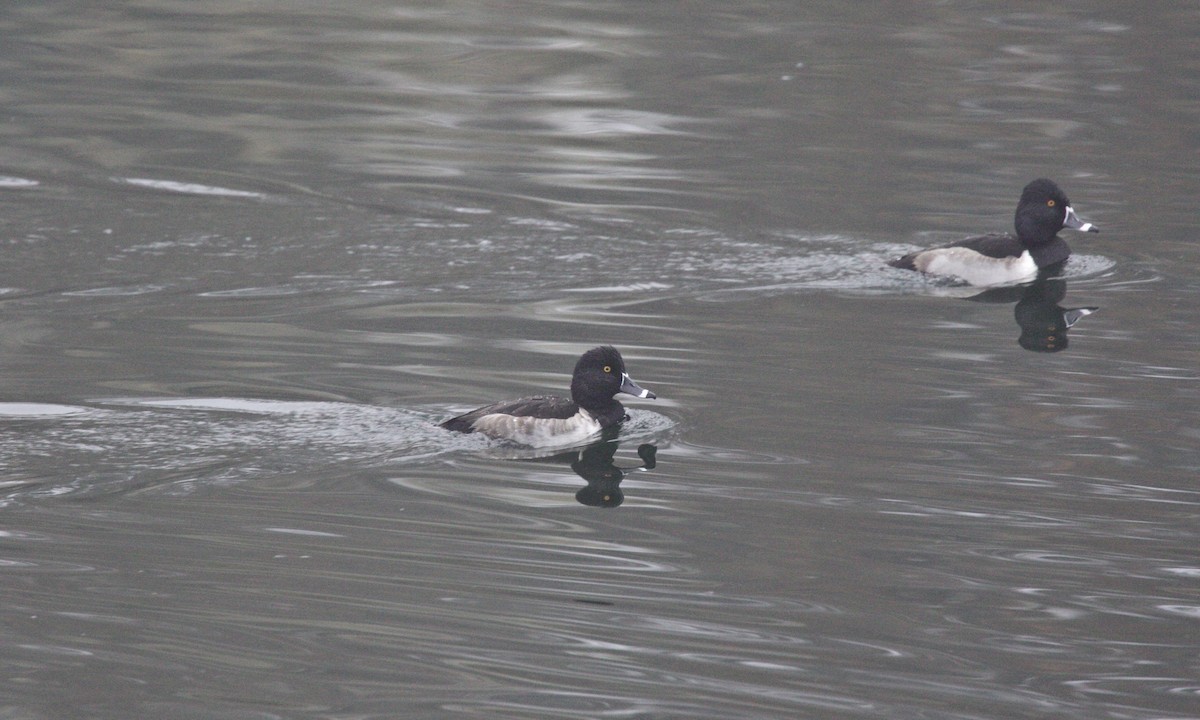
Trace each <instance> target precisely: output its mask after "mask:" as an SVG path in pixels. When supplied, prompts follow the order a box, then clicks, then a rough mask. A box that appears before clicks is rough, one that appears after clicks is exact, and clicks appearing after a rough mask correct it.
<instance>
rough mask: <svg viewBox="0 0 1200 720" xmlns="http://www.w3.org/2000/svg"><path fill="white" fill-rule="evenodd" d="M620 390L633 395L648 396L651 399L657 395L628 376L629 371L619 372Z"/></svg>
mask: <svg viewBox="0 0 1200 720" xmlns="http://www.w3.org/2000/svg"><path fill="white" fill-rule="evenodd" d="M621 392H623V393H629V394H630V395H633V396H635V397H640V398H649V399H651V400H653V399H654V398H656V397H658V396H657V395H655V394H654V393H652V392H650V391H649V390H647V389H646V388H644V387H642V386H640V385H638V384H637V383H635V382H634V381H633V378H631V377H629V373H621Z"/></svg>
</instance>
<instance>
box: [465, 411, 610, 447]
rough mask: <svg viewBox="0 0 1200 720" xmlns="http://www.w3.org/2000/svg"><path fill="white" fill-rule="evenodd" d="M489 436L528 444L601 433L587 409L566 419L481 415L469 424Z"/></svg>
mask: <svg viewBox="0 0 1200 720" xmlns="http://www.w3.org/2000/svg"><path fill="white" fill-rule="evenodd" d="M471 427H472V428H474V429H475V431H476V432H480V433H483V434H484V435H487V436H488V437H491V438H497V439H500V440H512V441H513V442H519V443H521V444H522V445H528V446H530V447H536V448H544V447H553V446H564V447H565V446H570V445H577V444H579V443H582V442H583V441H585V440H587V439H588V438H590V437H592V436H593V435H597V434H599V432H600V429H601V428H600V423H599V422H598V421H597V420H596V418H594V417H592V416H591V415H590V414H589V413H588V411H586V410H582V409H581V410H580V411H579V412H577V413H575V414H574V415H573V416H571V417H569V418H536V417H516V416H513V415H505V414H503V413H494V414H492V415H484V416H483V417H481V418H479V419H478V420H476V421H475V422H474V423H473V424H472V425H471Z"/></svg>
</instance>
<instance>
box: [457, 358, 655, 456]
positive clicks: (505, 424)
mask: <svg viewBox="0 0 1200 720" xmlns="http://www.w3.org/2000/svg"><path fill="white" fill-rule="evenodd" d="M617 393H628V394H630V395H634V396H636V397H640V398H651V399H653V398H655V397H656V396H655V394H654V393H652V392H650V391H649V390H645V389H643V388H641V387H639V386H638V384H637V383H635V382H634V381H633V378H631V377H629V373H627V372H625V361H624V360H623V359H621V353H619V352H617V349H616V348H614V347H608V346H605V347H598V348H593V349H591V350H588V351H587V352H585V353H584V354H583V356H582V357H580V358H579V362H577V363H576V364H575V373H574V374H573V375H572V376H571V399H570V400H568V399H566V398H562V397H553V396H546V395H539V396H537V397H527V398H521V399H520V400H508V401H505V402H498V403H495V404H492V405H488V406H486V407H481V408H479V409H478V410H472V411H471V412H469V413H466V414H465V415H459V416H458V417H456V418H451V419H449V420H447V421H445V422H444V423H442V424H441V427H443V428H446V429H447V430H455V431H457V432H465V433H470V432H477V433H482V434H484V435H487V436H488V437H491V438H496V439H499V440H512V441H514V442H519V443H521V444H523V445H530V446H533V447H547V446H552V445H553V446H565V445H569V444H573V443H576V442H582V441H584V440H586V439H587V438H589V437H591V436H593V435H595V434H596V433H598V432H600V431H601V430H603V429H605V428H608V427H612V426H613V425H616V424H618V423H620V422H622V421H623V420H625V419H626V418H627V416H626V415H625V408H624V407H622V406H621V403H619V402H617V401H616V399H615V398H614V397H613V396H614V395H616V394H617Z"/></svg>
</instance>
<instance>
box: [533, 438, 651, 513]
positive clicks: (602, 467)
mask: <svg viewBox="0 0 1200 720" xmlns="http://www.w3.org/2000/svg"><path fill="white" fill-rule="evenodd" d="M619 446H620V443H618V442H617V441H616V440H615V439H613V438H607V439H602V440H599V441H597V442H595V443H592V444H591V445H588V446H587V447H585V448H583V449H582V450H573V451H571V452H565V453H560V454H558V455H551V456H549V457H544V458H538V459H537V462H555V463H566V464H569V465H570V466H571V469H572V470H574V471H575V473H576V474H577V475H579V477H581V478H583V479H584V481H586V482H587V485H586V486H585V487H583V488H581V489H580V490H579V492H577V493H575V499H576V500H578V501H579V502H580V503H582V504H584V505H589V506H591V507H617V506H618V505H620V504H621V503H623V502H625V493H624V492H623V491H622V490H621V481H622V480H624V479H625V476H626V475H628V474H629V473H631V472H639V471H644V470H653V469H654V467H655V465H657V464H658V458H657V454H658V447H657V446H655V445H652V444H650V443H642V444H641V445H638V449H637V454H638V457H639V458H641V460H642V464H641V465H637V466H633V467H619V466H618V465H617V464H616V461H615V458H616V453H617V448H618V447H619Z"/></svg>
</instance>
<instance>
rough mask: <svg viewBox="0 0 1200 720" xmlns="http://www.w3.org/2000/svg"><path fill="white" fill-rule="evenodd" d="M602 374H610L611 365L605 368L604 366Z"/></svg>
mask: <svg viewBox="0 0 1200 720" xmlns="http://www.w3.org/2000/svg"><path fill="white" fill-rule="evenodd" d="M604 372H606V373H610V372H612V365H605V366H604Z"/></svg>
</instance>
